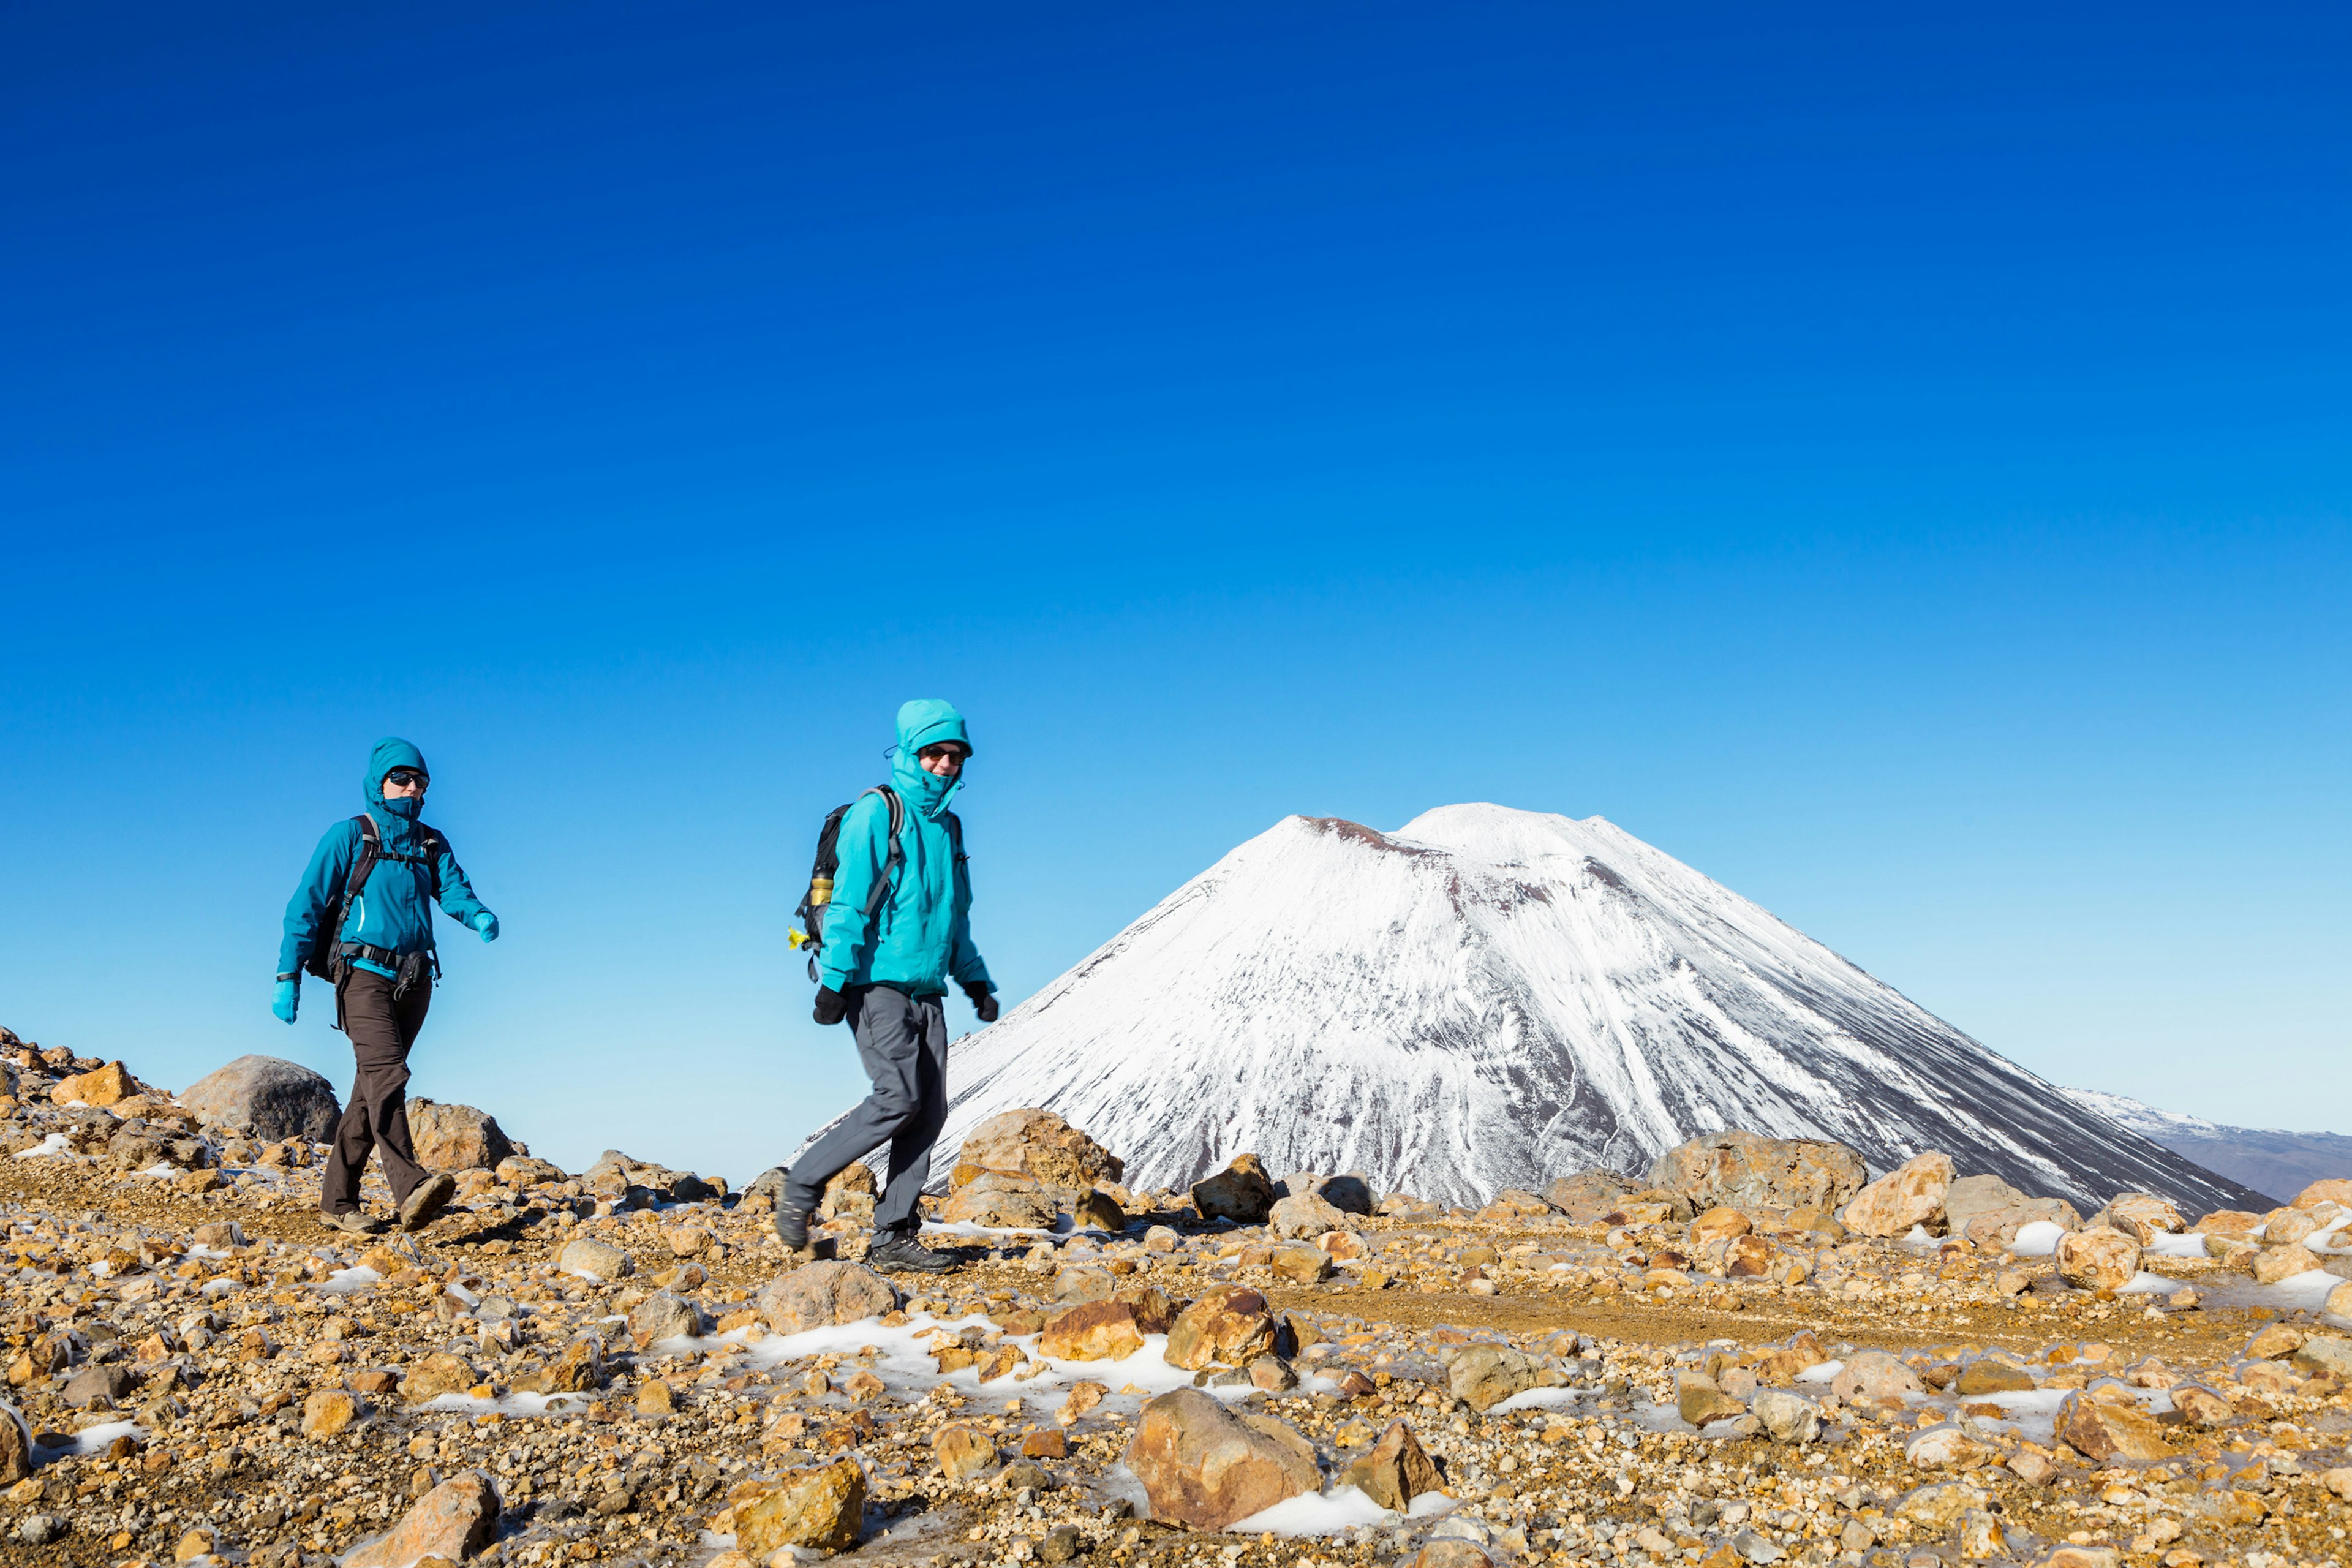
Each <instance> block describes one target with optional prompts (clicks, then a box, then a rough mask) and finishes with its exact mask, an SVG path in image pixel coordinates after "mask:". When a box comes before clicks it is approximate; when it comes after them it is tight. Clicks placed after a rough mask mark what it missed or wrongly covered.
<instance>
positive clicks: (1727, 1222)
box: [1690, 1208, 1755, 1247]
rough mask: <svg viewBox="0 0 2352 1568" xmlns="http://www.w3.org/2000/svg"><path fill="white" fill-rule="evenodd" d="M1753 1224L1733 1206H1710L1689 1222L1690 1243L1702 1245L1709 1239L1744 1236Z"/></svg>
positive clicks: (1717, 1239)
mask: <svg viewBox="0 0 2352 1568" xmlns="http://www.w3.org/2000/svg"><path fill="white" fill-rule="evenodd" d="M1754 1228H1755V1226H1753V1225H1752V1224H1750V1223H1749V1221H1748V1216H1747V1215H1744V1214H1741V1213H1740V1212H1739V1211H1738V1209H1734V1208H1711V1209H1709V1210H1707V1211H1706V1213H1705V1214H1703V1215H1699V1216H1698V1217H1697V1218H1696V1219H1695V1220H1693V1221H1691V1223H1690V1244H1691V1245H1692V1246H1693V1247H1704V1246H1705V1245H1706V1243H1708V1242H1710V1241H1729V1240H1731V1239H1733V1238H1734V1237H1742V1236H1746V1235H1747V1234H1748V1232H1749V1231H1750V1230H1753V1229H1754Z"/></svg>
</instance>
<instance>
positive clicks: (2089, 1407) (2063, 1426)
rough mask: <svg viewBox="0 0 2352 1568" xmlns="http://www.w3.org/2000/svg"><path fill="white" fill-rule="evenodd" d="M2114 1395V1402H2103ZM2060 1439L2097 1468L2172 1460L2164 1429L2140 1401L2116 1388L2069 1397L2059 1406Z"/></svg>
mask: <svg viewBox="0 0 2352 1568" xmlns="http://www.w3.org/2000/svg"><path fill="white" fill-rule="evenodd" d="M2101 1394H2111V1395H2112V1396H2113V1397H2112V1398H2102V1397H2100V1395H2101ZM2057 1426H2058V1436H2060V1437H2061V1438H2062V1439H2063V1440H2064V1441H2065V1442H2066V1443H2068V1444H2070V1445H2071V1446H2072V1447H2074V1448H2075V1449H2076V1450H2077V1451H2078V1452H2080V1453H2081V1454H2082V1455H2083V1457H2084V1458H2087V1459H2090V1460H2091V1461H2093V1462H2094V1463H2095V1464H2102V1465H2104V1464H2105V1463H2107V1462H2108V1461H2109V1460H2111V1459H2128V1460H2135V1461H2142V1462H2144V1461H2147V1460H2150V1459H2168V1458H2171V1457H2172V1448H2171V1447H2170V1445H2168V1444H2167V1443H2166V1442H2165V1440H2164V1428H2163V1427H2161V1426H2158V1425H2157V1424H2156V1417H2155V1416H2153V1415H2149V1414H2147V1411H2145V1410H2143V1409H2142V1408H2141V1407H2140V1404H2139V1401H2137V1400H2136V1399H2134V1398H2133V1397H2132V1396H2131V1395H2130V1394H2127V1393H2126V1392H2124V1391H2123V1390H2121V1389H2117V1388H2112V1387H2110V1388H2105V1389H2101V1390H2100V1391H2099V1393H2098V1394H2068V1395H2067V1396H2066V1398H2065V1401H2064V1403H2063V1404H2061V1405H2059V1406H2058V1421H2057Z"/></svg>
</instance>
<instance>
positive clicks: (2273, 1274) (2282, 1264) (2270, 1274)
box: [2254, 1243, 2319, 1285]
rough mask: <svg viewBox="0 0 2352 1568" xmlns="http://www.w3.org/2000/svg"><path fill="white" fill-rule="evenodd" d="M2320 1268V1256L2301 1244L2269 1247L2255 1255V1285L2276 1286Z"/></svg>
mask: <svg viewBox="0 0 2352 1568" xmlns="http://www.w3.org/2000/svg"><path fill="white" fill-rule="evenodd" d="M2318 1267H2319V1258H2318V1256H2317V1255H2316V1254H2315V1253H2314V1252H2313V1251H2312V1250H2311V1249H2310V1248H2309V1247H2305V1246H2303V1245H2302V1244H2301V1243H2293V1244H2290V1245H2288V1246H2285V1247H2267V1248H2265V1249H2263V1251H2261V1252H2258V1253H2256V1254H2254V1283H2255V1284H2257V1285H2275V1284H2277V1283H2278V1282H2279V1281H2280V1280H2282V1279H2294V1277H2295V1276H2296V1275H2298V1274H2308V1273H2310V1272H2311V1271H2312V1270H2313V1269H2315V1268H2318Z"/></svg>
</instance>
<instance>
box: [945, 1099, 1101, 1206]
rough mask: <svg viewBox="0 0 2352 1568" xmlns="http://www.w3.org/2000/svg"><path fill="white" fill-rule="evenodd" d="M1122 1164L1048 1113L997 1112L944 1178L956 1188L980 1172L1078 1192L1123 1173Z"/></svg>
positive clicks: (969, 1140)
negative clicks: (1026, 1178)
mask: <svg viewBox="0 0 2352 1568" xmlns="http://www.w3.org/2000/svg"><path fill="white" fill-rule="evenodd" d="M1126 1170H1127V1165H1126V1162H1124V1161H1122V1160H1121V1159H1120V1158H1119V1157H1118V1155H1116V1154H1114V1153H1112V1152H1110V1151H1109V1150H1108V1149H1106V1148H1104V1147H1103V1146H1102V1145H1101V1144H1099V1143H1097V1142H1095V1141H1094V1140H1093V1139H1091V1138H1089V1137H1087V1135H1086V1134H1085V1133H1084V1132H1081V1131H1078V1130H1077V1129H1076V1128H1075V1127H1073V1126H1071V1125H1070V1124H1069V1123H1068V1122H1066V1121H1063V1120H1062V1119H1061V1118H1060V1117H1058V1116H1056V1115H1055V1114H1054V1113H1053V1112H1052V1111H1050V1110H1037V1109H1035V1108H1034V1107H1033V1108H1030V1109H1027V1110H1000V1111H998V1112H997V1113H996V1114H995V1115H993V1116H992V1117H990V1118H989V1119H988V1120H987V1121H983V1122H982V1123H981V1124H980V1125H979V1126H977V1127H975V1128H973V1129H972V1130H971V1134H970V1135H969V1136H968V1137H966V1138H965V1139H964V1141H963V1148H962V1150H961V1152H959V1153H958V1154H957V1155H956V1163H955V1170H954V1173H953V1174H952V1175H951V1176H950V1178H949V1182H950V1185H951V1186H957V1187H961V1186H963V1185H965V1184H967V1183H969V1182H971V1181H972V1180H973V1179H974V1178H976V1177H978V1176H979V1175H980V1173H982V1172H983V1171H1013V1172H1018V1173H1021V1174H1023V1175H1026V1176H1034V1177H1035V1178H1036V1179H1037V1180H1039V1181H1041V1182H1043V1183H1045V1184H1047V1185H1048V1186H1055V1187H1075V1188H1077V1189H1079V1190H1080V1191H1084V1190H1085V1189H1086V1188H1088V1187H1092V1186H1096V1185H1098V1184H1101V1183H1104V1182H1117V1181H1118V1179H1119V1177H1120V1176H1122V1175H1123V1174H1125V1173H1126Z"/></svg>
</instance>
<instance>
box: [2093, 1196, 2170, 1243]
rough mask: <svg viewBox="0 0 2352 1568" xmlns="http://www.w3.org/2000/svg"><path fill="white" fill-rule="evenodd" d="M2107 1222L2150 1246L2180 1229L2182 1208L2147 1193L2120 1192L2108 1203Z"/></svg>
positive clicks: (2138, 1241)
mask: <svg viewBox="0 0 2352 1568" xmlns="http://www.w3.org/2000/svg"><path fill="white" fill-rule="evenodd" d="M2107 1223H2108V1224H2109V1225H2111V1226H2115V1227H2116V1229H2117V1230H2119V1231H2122V1232H2123V1233H2124V1234H2125V1235H2126V1236H2128V1237H2131V1238H2132V1239H2133V1240H2134V1241H2136V1242H2137V1243H2139V1244H2140V1245H2141V1246H2142V1247H2146V1246H2147V1245H2148V1244H2149V1243H2151V1242H2153V1241H2154V1240H2155V1239H2156V1238H2157V1237H2159V1236H2169V1235H2171V1234H2172V1233H2173V1232H2174V1231H2177V1230H2179V1228H2180V1211H2179V1209H2177V1208H2174V1207H2173V1206H2172V1205H2170V1204H2168V1203H2166V1202H2165V1201H2164V1200H2163V1199H2162V1198H2159V1197H2154V1196H2151V1195H2150V1194H2147V1193H2118V1194H2116V1198H2115V1201H2114V1202H2113V1203H2111V1204H2109V1205H2107Z"/></svg>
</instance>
